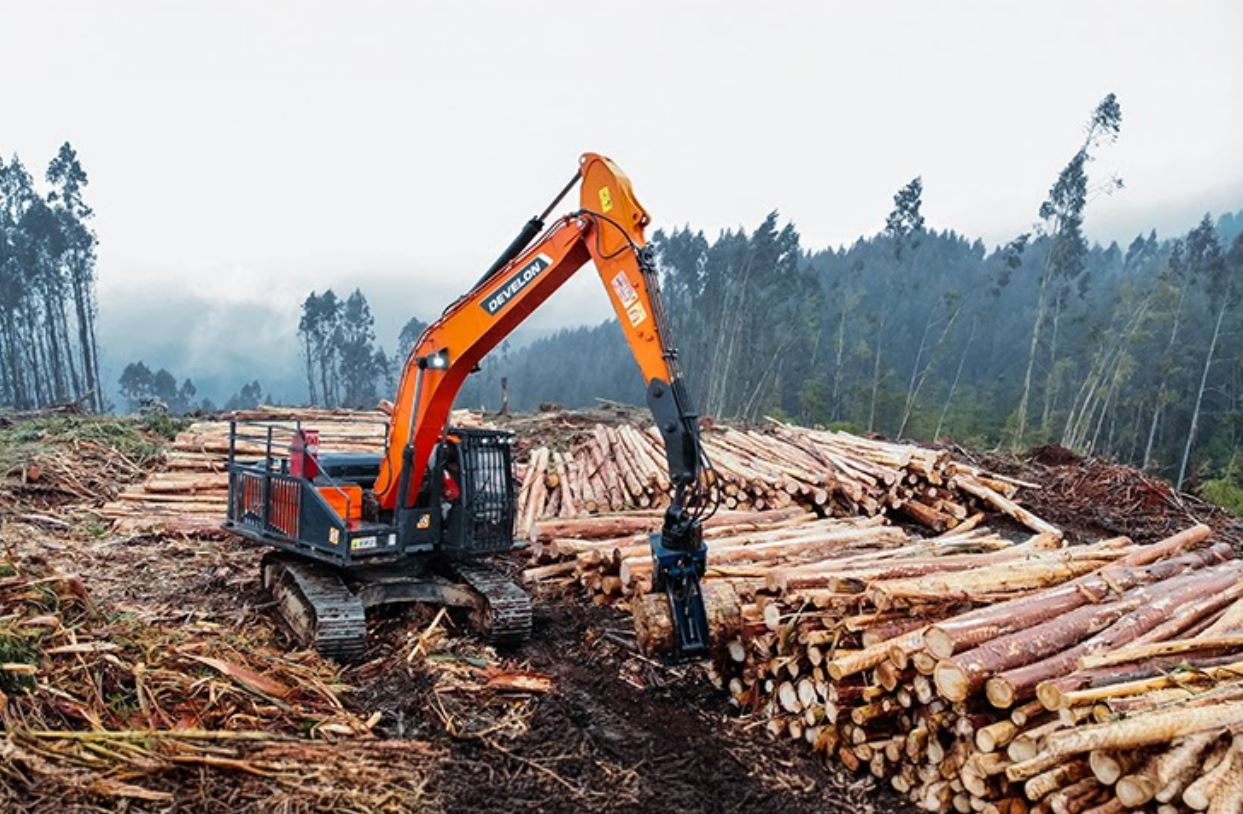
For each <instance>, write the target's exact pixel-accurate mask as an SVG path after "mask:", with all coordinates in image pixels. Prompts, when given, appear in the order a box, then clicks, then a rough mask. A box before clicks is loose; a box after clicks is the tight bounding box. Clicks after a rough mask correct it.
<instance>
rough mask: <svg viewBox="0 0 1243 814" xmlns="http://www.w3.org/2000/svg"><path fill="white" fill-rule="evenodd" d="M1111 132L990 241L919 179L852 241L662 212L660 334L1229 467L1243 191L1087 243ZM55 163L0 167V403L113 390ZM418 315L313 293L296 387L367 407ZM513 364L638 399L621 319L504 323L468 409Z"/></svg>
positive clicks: (67, 178)
mask: <svg viewBox="0 0 1243 814" xmlns="http://www.w3.org/2000/svg"><path fill="white" fill-rule="evenodd" d="M1120 137H1125V134H1124V132H1123V127H1122V111H1121V108H1120V107H1119V104H1118V101H1117V99H1116V98H1115V97H1114V96H1113V95H1112V94H1110V95H1109V96H1106V97H1105V98H1104V99H1103V100H1102V101H1101V102H1100V104H1099V105H1098V106H1097V107H1096V108H1095V109H1094V110H1092V111H1091V113H1090V115H1089V116H1088V118H1087V120H1086V122H1085V124H1084V126H1083V136H1082V140H1081V142H1080V144H1079V145H1078V147H1077V148H1076V149H1075V151H1074V152H1073V153H1071V154H1070V155H1068V156H1067V159H1066V163H1065V164H1064V165H1063V167H1062V168H1061V170H1060V171H1059V172H1058V173H1056V174H1055V175H1054V176H1053V177H1051V178H1050V181H1049V188H1048V194H1047V196H1046V197H1045V198H1044V200H1041V201H1033V202H1032V214H1033V223H1032V225H1031V226H1030V227H1029V228H1027V229H1022V230H1016V233H1015V234H1014V235H1013V237H1012V238H1011V239H1008V240H1006V241H1004V242H1002V243H999V244H996V245H991V246H988V245H985V244H984V243H983V242H982V241H980V240H979V239H976V238H972V237H971V236H969V235H964V234H961V233H959V232H957V231H955V230H953V229H934V228H929V227H928V225H927V216H928V215H929V213H928V212H927V211H926V210H925V208H924V201H923V198H924V192H925V187H924V181H923V179H922V178H918V177H916V178H912V179H911V180H910V181H909V182H908V183H906V184H903V185H902V186H901V187H900V188H899V189H897V190H895V193H894V196H893V205H892V208H891V209H890V210H889V211H888V212H884V211H878V212H876V213H875V222H876V224H877V228H876V231H875V233H873V234H871V235H868V236H864V237H860V238H859V239H858V240H856V241H855V242H854V243H853V244H851V245H848V246H845V245H843V246H838V247H828V248H818V247H808V246H805V245H804V244H803V242H802V238H801V236H800V232H799V228H798V226H797V225H796V224H795V223H793V222H790V221H789V220H786V219H784V218H783V217H782V216H781V214H780V213H779V212H778V211H775V210H774V211H773V212H771V213H770V214H769V215H768V216H767V217H766V218H764V219H763V221H761V222H760V223H758V224H755V225H753V226H750V227H747V228H743V227H738V228H733V229H726V230H722V231H720V232H718V233H717V234H715V235H708V234H705V232H704V231H703V230H701V229H697V228H695V227H694V226H693V225H684V226H681V227H676V228H672V229H663V230H660V231H656V232H655V233H654V234H653V235H652V236H651V242H652V245H653V247H654V249H655V250H656V256H657V258H658V265H659V270H660V277H661V286H662V289H663V291H662V296H663V298H664V301H665V310H666V312H667V315H668V319H669V322H670V329H671V332H672V335H673V336H672V339H673V342H674V344H675V345H676V346H677V347H678V348H679V350H680V353H681V359H682V369H683V371H684V374H685V376H686V378H687V384H688V387H689V390H690V392H691V394H692V396H693V398H694V399H695V401H696V404H697V406H698V407H699V409H700V411H701V412H702V413H703V414H705V415H711V416H725V417H736V418H744V419H749V420H761V419H763V418H764V417H765V416H774V417H780V418H784V419H790V420H794V421H798V422H801V423H806V424H822V425H827V426H834V427H845V428H850V429H853V430H856V431H861V432H875V433H880V434H884V435H887V436H893V437H909V438H914V439H921V440H929V439H953V440H955V441H958V442H961V443H964V444H967V445H974V446H982V447H990V448H992V447H1004V448H1013V449H1019V448H1023V447H1026V446H1030V445H1033V444H1043V443H1058V444H1062V445H1065V446H1067V447H1070V448H1072V449H1074V450H1077V451H1080V452H1083V453H1089V454H1095V455H1105V456H1109V457H1112V458H1115V459H1118V460H1121V461H1125V462H1129V463H1133V464H1135V465H1137V466H1141V467H1143V468H1145V469H1148V470H1150V471H1155V472H1159V473H1161V474H1163V475H1165V476H1166V477H1168V478H1170V479H1171V480H1172V481H1174V482H1175V483H1180V484H1181V483H1186V482H1189V481H1197V480H1198V481H1203V480H1204V479H1205V478H1215V479H1217V480H1218V481H1224V482H1232V483H1233V482H1236V481H1240V479H1241V478H1243V456H1240V455H1239V453H1238V450H1239V447H1240V436H1241V435H1243V341H1240V339H1241V336H1243V237H1241V235H1243V211H1240V212H1237V213H1225V214H1221V215H1220V216H1217V217H1214V216H1213V215H1211V214H1205V215H1204V217H1203V219H1202V220H1201V221H1200V222H1199V223H1198V224H1197V225H1196V226H1195V227H1194V228H1192V229H1190V230H1189V231H1188V232H1187V233H1185V234H1179V235H1158V234H1157V233H1156V232H1155V231H1148V232H1145V233H1142V234H1137V235H1135V236H1134V237H1133V238H1132V239H1130V240H1128V241H1126V242H1125V245H1119V244H1117V243H1110V244H1109V245H1098V244H1092V243H1090V242H1089V241H1088V240H1087V238H1086V237H1085V235H1084V222H1085V218H1087V217H1088V216H1089V214H1090V212H1091V209H1092V205H1093V203H1092V202H1093V201H1094V200H1096V199H1097V198H1098V197H1100V196H1101V195H1107V194H1126V193H1125V191H1124V190H1123V182H1122V180H1121V179H1119V178H1116V177H1113V176H1109V175H1105V174H1103V173H1101V172H1099V171H1097V170H1096V165H1097V164H1096V161H1097V157H1098V155H1101V154H1103V153H1105V152H1106V151H1108V150H1109V149H1110V147H1111V145H1112V144H1113V143H1114V142H1115V141H1116V140H1117V139H1119V138H1120ZM44 179H45V184H43V185H42V186H40V185H39V184H36V182H35V181H34V180H33V178H32V175H31V173H30V172H29V171H28V170H27V169H26V168H25V165H24V164H22V162H21V161H20V160H19V159H18V158H17V157H16V156H14V157H13V158H12V159H11V160H8V161H4V162H0V406H6V407H16V408H29V407H37V406H39V405H42V404H49V403H54V402H63V401H70V400H77V401H81V402H83V403H84V404H86V405H87V406H90V407H94V408H102V407H106V406H107V405H106V404H105V403H104V397H103V394H102V392H101V388H100V387H99V382H98V370H99V362H98V356H99V351H98V349H97V348H96V347H95V341H94V320H95V315H96V307H95V301H94V282H95V265H94V261H95V254H94V249H95V245H96V237H95V234H94V233H93V231H92V229H91V227H90V225H89V222H90V219H91V215H92V212H91V209H90V208H89V206H87V204H86V203H85V201H84V199H83V191H84V189H85V187H86V183H87V175H86V172H85V171H84V170H83V168H82V165H81V164H80V162H79V161H78V158H77V155H76V154H75V152H74V150H73V148H72V147H71V146H70V145H69V144H65V145H64V146H63V147H62V148H61V149H60V151H59V153H58V154H57V156H56V157H55V158H54V159H53V160H52V161H51V162H50V163H49V165H48V167H47V169H46V172H45V173H44ZM40 189H42V191H40ZM934 214H935V213H934ZM934 220H935V218H934ZM423 316H427V315H426V314H425V315H423ZM426 328H427V322H425V321H423V319H421V318H420V317H419V316H413V315H412V316H410V318H409V321H408V322H407V323H406V324H405V325H404V326H403V327H402V329H401V331H400V333H399V335H397V336H393V337H377V336H376V332H375V320H374V318H373V316H372V311H371V306H370V304H369V303H368V301H367V298H366V296H365V294H364V292H363V291H361V290H358V289H355V290H354V291H353V292H352V293H350V294H349V295H348V296H345V297H342V296H340V295H338V294H337V293H336V292H334V291H333V290H331V289H329V290H324V291H322V292H316V291H312V292H309V293H308V294H307V296H306V298H305V300H304V301H303V302H302V305H301V309H300V316H299V322H298V324H297V332H296V336H297V340H296V341H297V343H298V347H299V350H300V352H301V362H300V364H301V370H300V371H298V375H299V376H300V377H301V379H302V381H303V383H304V387H305V391H304V395H303V396H302V398H301V399H299V400H301V401H305V402H307V403H310V404H315V405H320V406H330V407H371V406H374V405H375V403H376V402H377V401H378V400H379V399H381V398H386V397H387V398H391V397H392V393H393V390H394V385H395V379H396V376H397V374H398V372H399V368H400V365H401V364H402V363H403V362H404V361H405V359H406V357H407V356H408V354H409V352H410V349H411V348H412V347H413V346H414V344H415V342H416V341H417V339H418V338H419V336H420V335H421V334H422V333H423V331H424V330H425V329H426ZM385 348H392V352H391V353H390V352H389V351H386V350H385ZM193 375H194V371H192V370H188V371H168V370H165V369H163V368H158V369H153V367H148V366H147V365H146V364H144V363H143V362H142V361H140V360H133V361H129V362H128V364H126V365H125V367H124V370H123V372H122V374H121V376H120V379H119V381H118V382H117V383H116V386H117V388H118V390H117V391H114V392H119V394H120V397H121V399H120V401H121V403H120V404H119V405H118V406H120V407H122V408H127V409H136V408H138V407H140V406H142V405H143V404H144V403H147V402H150V401H158V402H161V403H163V404H166V405H167V406H168V407H169V408H170V409H172V410H174V411H177V412H189V411H194V410H210V409H214V408H216V406H217V404H216V403H213V401H212V400H211V399H210V398H207V397H205V395H204V394H203V393H200V392H198V390H197V388H196V387H195V385H194V383H193V381H192V380H191V379H190V378H181V377H183V376H193ZM237 376H238V378H237V381H241V382H244V385H243V386H241V387H239V388H238V390H237V391H236V392H235V393H233V394H232V395H231V396H229V397H228V398H223V394H221V396H220V397H219V398H220V404H219V406H221V407H225V408H233V407H246V406H253V405H254V404H257V403H259V402H260V401H264V400H270V398H271V396H270V394H265V391H264V388H263V386H262V385H261V383H260V382H259V381H252V380H251V379H253V378H254V372H253V371H247V370H241V369H239V370H238V371H237ZM502 380H507V381H508V385H509V397H510V402H509V403H510V406H511V407H512V408H514V409H531V408H534V407H537V406H538V405H540V404H543V403H549V402H551V403H557V404H561V405H564V406H567V407H583V406H590V405H593V404H595V403H596V402H597V400H598V399H610V400H616V401H625V402H632V403H641V402H642V400H643V382H642V381H641V379H640V376H639V373H638V370H637V368H636V366H635V364H634V362H633V360H632V359H631V357H630V351H629V349H628V348H627V346H626V344H625V342H624V340H623V337H622V333H621V330H620V328H619V327H618V325H617V323H616V322H615V321H611V320H610V321H608V322H605V323H603V324H600V325H595V326H580V327H573V328H565V329H563V330H561V331H558V332H557V333H555V334H553V335H550V336H546V337H544V338H541V339H539V340H537V341H534V342H531V343H529V344H527V345H525V346H522V347H514V345H513V344H512V343H510V342H506V343H504V344H503V345H502V346H501V347H500V348H498V349H497V350H496V351H494V352H493V353H492V354H491V355H490V356H489V357H488V358H487V359H485V360H484V362H483V364H482V365H481V367H480V369H479V370H478V371H477V372H476V373H474V374H473V375H472V376H470V377H469V378H468V380H467V383H466V385H465V387H464V388H463V391H462V393H461V396H460V397H459V404H460V405H461V406H470V407H483V408H487V409H493V410H495V409H497V408H499V406H500V402H501V381H502Z"/></svg>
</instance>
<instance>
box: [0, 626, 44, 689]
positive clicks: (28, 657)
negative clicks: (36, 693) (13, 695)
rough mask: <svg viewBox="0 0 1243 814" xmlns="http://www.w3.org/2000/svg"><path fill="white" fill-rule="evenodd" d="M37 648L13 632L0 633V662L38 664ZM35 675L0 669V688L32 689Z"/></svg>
mask: <svg viewBox="0 0 1243 814" xmlns="http://www.w3.org/2000/svg"><path fill="white" fill-rule="evenodd" d="M40 659H41V656H40V653H39V648H38V647H36V646H35V645H34V644H33V643H31V642H29V641H26V640H25V639H23V638H22V637H20V636H18V635H15V634H3V633H0V664H29V665H32V666H34V667H38V666H39V662H40ZM34 688H35V677H34V676H33V675H26V674H25V673H19V672H12V671H8V670H0V690H2V691H4V692H13V691H15V690H33V689H34Z"/></svg>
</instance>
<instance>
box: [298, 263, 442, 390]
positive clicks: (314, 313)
mask: <svg viewBox="0 0 1243 814" xmlns="http://www.w3.org/2000/svg"><path fill="white" fill-rule="evenodd" d="M426 327H427V324H426V323H424V322H422V321H420V320H419V319H417V318H413V317H412V318H411V319H410V320H409V321H408V322H407V323H406V324H405V326H403V327H402V330H401V333H400V335H399V336H398V340H397V356H396V357H395V359H397V360H404V359H405V357H406V355H407V354H408V353H409V352H410V348H411V347H413V345H414V343H415V341H416V340H417V339H418V337H419V335H420V334H422V332H423V330H424V328H426ZM298 339H299V342H300V343H301V345H302V357H303V361H304V362H305V364H306V387H307V395H308V398H309V399H310V402H311V403H312V404H317V405H321V406H324V407H355V408H357V407H366V408H370V407H374V406H375V404H376V402H377V401H378V400H379V399H380V398H381V396H382V395H383V396H384V397H389V396H390V395H391V392H392V390H393V388H394V379H395V374H396V365H395V364H394V363H393V362H392V361H390V359H389V357H388V355H387V354H386V353H385V352H384V349H383V348H382V347H381V346H380V345H379V344H378V343H377V342H376V335H375V318H374V317H373V316H372V314H371V306H370V304H369V303H368V302H367V298H366V297H365V296H364V295H363V293H362V291H360V290H358V289H354V292H353V293H352V294H350V295H349V296H348V297H346V298H345V299H344V300H342V299H341V298H340V297H338V296H337V295H336V293H335V292H333V290H332V289H331V288H330V289H327V290H326V291H324V292H323V293H322V294H317V293H316V292H314V291H312V292H311V293H310V294H308V295H307V298H306V299H305V300H304V301H303V303H302V315H301V317H300V319H299V321H298Z"/></svg>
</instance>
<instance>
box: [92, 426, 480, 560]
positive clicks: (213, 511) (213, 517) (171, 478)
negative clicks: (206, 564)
mask: <svg viewBox="0 0 1243 814" xmlns="http://www.w3.org/2000/svg"><path fill="white" fill-rule="evenodd" d="M230 416H231V417H232V418H234V419H236V420H238V421H245V422H253V424H251V425H247V426H239V428H238V433H239V440H238V442H237V452H238V454H239V455H242V456H246V455H256V456H261V455H263V454H264V450H265V449H266V446H267V427H271V428H272V446H273V450H274V452H276V453H278V454H281V455H283V454H285V453H286V451H287V449H288V446H289V441H290V438H291V436H292V434H293V431H294V429H295V428H296V427H297V426H299V424H300V425H301V426H303V427H306V428H309V429H316V430H318V431H319V436H320V451H321V452H324V453H332V452H371V453H383V451H384V442H385V431H386V427H387V422H388V415H387V414H386V413H385V412H384V411H383V410H372V411H355V410H326V409H316V408H305V407H299V408H288V407H260V408H258V409H255V410H239V411H237V412H234V413H231V414H230ZM451 423H452V424H453V425H454V426H480V425H481V420H480V418H479V416H478V414H475V413H470V412H469V411H465V410H458V411H454V414H453V418H452V421H451ZM228 453H229V422H228V421H227V420H221V421H197V422H195V423H193V424H191V425H190V426H189V427H188V428H186V430H185V431H183V432H181V433H179V434H178V435H177V437H176V438H175V439H174V440H173V442H172V444H171V446H170V448H169V450H168V452H167V453H166V454H165V459H164V467H163V469H162V470H161V471H158V472H154V473H152V474H151V475H150V476H149V477H148V478H147V479H146V480H144V481H143V482H142V483H139V484H135V485H133V486H130V487H128V488H126V489H124V490H123V491H121V493H120V494H119V495H117V498H116V500H113V501H110V502H108V503H106V504H104V506H103V507H101V509H100V510H99V512H100V514H102V515H103V516H104V517H105V518H108V519H110V520H113V521H115V528H116V530H117V532H118V533H120V534H141V533H152V532H161V533H170V534H195V535H204V534H214V533H219V529H220V524H221V523H222V522H223V521H224V516H225V505H226V502H227V497H228V487H229V475H228V471H227V469H228Z"/></svg>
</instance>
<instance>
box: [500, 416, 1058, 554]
mask: <svg viewBox="0 0 1243 814" xmlns="http://www.w3.org/2000/svg"><path fill="white" fill-rule="evenodd" d="M702 441H703V446H704V450H705V452H706V454H707V456H708V458H709V459H710V460H711V462H712V464H713V466H714V469H715V473H710V477H711V479H712V482H713V484H714V486H715V487H716V488H717V489H719V491H720V495H721V504H722V507H723V508H726V509H730V510H737V511H744V512H745V511H759V510H765V509H782V508H787V507H791V506H800V507H802V508H803V509H805V510H812V511H815V512H816V513H817V514H820V515H828V516H835V517H858V516H864V517H873V516H877V515H880V514H884V513H890V514H897V515H901V516H902V517H903V518H905V519H908V520H913V521H914V522H916V523H918V524H920V525H922V526H924V527H926V528H929V529H932V530H934V531H938V532H940V531H946V530H948V529H952V528H956V527H957V526H958V525H959V524H961V523H962V522H963V521H964V520H966V519H967V518H968V517H970V516H971V515H972V514H973V513H974V512H975V511H977V510H979V509H981V508H987V509H991V510H993V511H998V512H1001V513H1003V514H1006V515H1008V516H1010V517H1012V518H1013V519H1014V520H1016V521H1017V522H1019V523H1021V524H1023V525H1025V526H1027V527H1028V528H1030V529H1031V530H1033V531H1034V532H1036V533H1042V534H1043V533H1047V534H1052V535H1055V536H1058V537H1060V536H1061V532H1060V531H1059V530H1058V529H1057V528H1056V527H1055V526H1053V525H1052V524H1051V523H1048V522H1046V521H1044V520H1042V519H1041V518H1039V517H1037V516H1036V515H1035V514H1033V513H1031V512H1029V511H1027V510H1026V509H1024V508H1023V507H1022V506H1020V505H1019V504H1018V503H1016V502H1015V501H1014V497H1015V494H1016V493H1017V491H1018V490H1019V488H1020V487H1022V486H1029V487H1030V486H1034V484H1025V483H1022V482H1020V481H1015V480H1012V479H1008V478H1004V477H1001V476H998V475H993V474H990V473H986V472H983V471H981V470H979V469H977V468H975V467H972V466H969V465H966V464H963V463H960V462H956V461H953V460H952V459H951V458H950V456H949V455H948V453H946V452H944V451H940V450H932V449H926V448H923V447H918V446H914V445H910V444H896V443H891V442H887V441H880V440H874V439H869V438H862V437H859V436H855V435H851V434H849V433H844V432H830V431H825V430H812V429H807V428H803V427H795V426H791V425H787V424H780V423H776V422H774V427H773V429H772V430H771V431H770V432H759V431H757V430H739V429H733V428H712V429H705V430H704V431H703V434H702ZM518 474H519V478H520V480H521V482H522V487H521V489H520V492H519V503H518V518H519V522H518V528H519V530H520V531H521V532H523V533H528V534H529V531H530V529H531V528H532V526H533V525H534V523H535V521H537V520H539V519H540V518H542V517H574V516H577V515H580V514H596V513H608V512H619V511H625V510H634V509H649V508H650V509H659V508H661V507H663V506H666V505H668V503H669V496H670V484H669V479H668V475H667V472H666V465H665V449H664V444H663V442H662V439H661V437H660V433H659V432H658V431H657V430H656V428H655V427H651V426H649V427H647V428H640V427H638V426H636V425H632V424H621V425H618V426H613V427H606V426H603V425H599V424H598V425H596V427H595V428H594V431H593V433H592V434H591V436H590V437H589V438H588V439H587V440H585V441H583V442H582V443H580V444H579V445H578V446H576V447H574V448H573V449H570V450H568V451H564V452H562V451H556V450H551V449H549V448H547V447H538V448H536V449H534V450H532V452H531V455H530V457H529V459H528V461H527V463H526V464H525V465H524V466H521V467H520V468H519V473H518Z"/></svg>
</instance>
